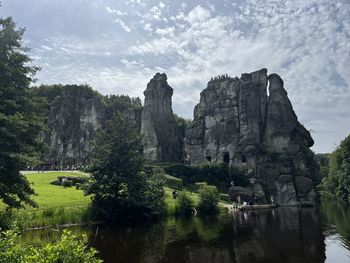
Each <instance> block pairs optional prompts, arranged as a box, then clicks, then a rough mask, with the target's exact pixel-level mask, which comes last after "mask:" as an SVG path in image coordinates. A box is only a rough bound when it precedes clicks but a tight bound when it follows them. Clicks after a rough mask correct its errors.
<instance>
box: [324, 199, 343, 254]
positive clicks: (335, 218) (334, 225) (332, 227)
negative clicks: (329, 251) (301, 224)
mask: <svg viewBox="0 0 350 263" xmlns="http://www.w3.org/2000/svg"><path fill="white" fill-rule="evenodd" d="M320 210H321V215H322V217H324V221H326V222H327V224H326V225H325V235H326V236H328V235H331V234H335V233H336V232H337V233H338V234H339V235H340V236H341V238H342V241H343V243H344V245H345V246H346V247H347V248H348V249H350V209H349V205H348V204H346V203H344V202H322V203H321V205H320Z"/></svg>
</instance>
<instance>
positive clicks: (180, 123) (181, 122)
mask: <svg viewBox="0 0 350 263" xmlns="http://www.w3.org/2000/svg"><path fill="white" fill-rule="evenodd" d="M174 118H175V122H176V125H177V131H178V133H179V134H180V136H181V138H185V131H186V128H187V127H188V126H189V125H190V123H191V120H189V119H184V118H182V117H180V116H178V115H176V114H174Z"/></svg>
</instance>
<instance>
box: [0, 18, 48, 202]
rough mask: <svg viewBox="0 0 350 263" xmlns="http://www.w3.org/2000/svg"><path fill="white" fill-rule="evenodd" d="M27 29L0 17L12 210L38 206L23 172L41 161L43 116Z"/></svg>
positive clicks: (0, 125)
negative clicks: (33, 91) (35, 95)
mask: <svg viewBox="0 0 350 263" xmlns="http://www.w3.org/2000/svg"><path fill="white" fill-rule="evenodd" d="M23 33H24V29H17V28H16V24H15V23H14V22H13V20H12V18H5V19H2V18H0V200H2V201H3V202H4V203H5V204H6V205H7V206H9V207H16V208H18V207H21V206H23V204H28V205H31V206H35V202H33V200H31V199H30V195H31V194H33V193H34V191H33V189H32V188H31V187H30V185H29V183H28V181H27V179H26V178H25V177H24V176H23V175H22V174H21V173H20V170H21V169H23V168H25V167H26V166H28V165H31V164H33V163H34V162H35V161H37V160H38V157H39V156H38V152H39V149H40V146H41V143H40V140H39V136H38V135H39V131H40V130H41V129H42V127H41V123H42V122H41V116H40V114H38V110H37V103H36V102H35V101H34V100H33V99H32V98H31V95H30V92H29V85H30V83H31V82H32V81H33V77H34V75H35V73H36V72H37V70H38V67H35V66H31V65H30V62H31V59H30V57H29V56H28V55H27V53H28V49H27V48H25V47H23V46H22V36H23Z"/></svg>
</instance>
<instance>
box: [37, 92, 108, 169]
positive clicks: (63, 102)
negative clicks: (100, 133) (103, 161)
mask: <svg viewBox="0 0 350 263" xmlns="http://www.w3.org/2000/svg"><path fill="white" fill-rule="evenodd" d="M104 115H105V107H104V104H103V101H102V98H101V97H99V96H96V94H95V92H93V91H92V90H91V89H90V88H88V87H85V86H76V85H72V86H64V87H62V89H61V93H60V95H59V96H57V97H56V98H55V99H54V100H53V101H52V103H51V105H50V107H49V114H48V118H47V126H48V130H47V131H46V132H45V134H44V139H45V142H46V144H47V146H48V149H47V151H46V152H45V159H46V161H49V162H51V163H54V164H55V165H58V166H63V167H65V166H67V165H69V166H71V165H86V164H87V162H88V159H89V155H90V153H91V149H92V142H93V140H94V137H95V132H96V130H97V129H98V128H99V127H101V125H102V123H103V122H104Z"/></svg>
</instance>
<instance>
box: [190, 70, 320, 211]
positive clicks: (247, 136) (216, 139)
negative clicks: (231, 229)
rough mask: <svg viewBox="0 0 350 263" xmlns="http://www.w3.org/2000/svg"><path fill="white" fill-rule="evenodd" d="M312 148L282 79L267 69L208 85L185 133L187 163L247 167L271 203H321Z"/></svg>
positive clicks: (257, 185) (214, 81)
mask: <svg viewBox="0 0 350 263" xmlns="http://www.w3.org/2000/svg"><path fill="white" fill-rule="evenodd" d="M267 87H268V88H269V95H268V94H267ZM312 145H313V140H312V138H311V136H310V133H309V132H308V131H307V130H306V129H305V128H304V127H303V126H302V125H301V124H300V123H299V121H298V119H297V116H296V115H295V113H294V111H293V108H292V105H291V103H290V101H289V99H288V96H287V92H286V90H285V89H284V87H283V81H282V79H281V78H280V77H279V76H278V75H276V74H271V75H269V76H268V75H267V70H266V69H262V70H259V71H256V72H252V73H250V74H242V76H241V78H237V77H236V78H230V77H227V76H221V77H218V78H215V79H213V80H211V81H209V82H208V86H207V88H206V89H204V90H203V91H202V92H201V96H200V102H199V104H197V106H196V107H195V110H194V120H193V122H192V123H191V125H190V126H189V127H188V128H187V130H186V139H185V161H186V162H187V163H189V164H191V165H197V164H203V163H213V162H214V163H227V164H230V165H234V166H238V167H243V168H245V169H246V173H247V176H248V177H249V178H250V179H251V180H250V181H251V182H252V186H251V187H252V188H253V189H254V190H255V191H259V192H261V193H263V194H264V195H265V196H266V198H270V196H273V197H274V198H275V199H276V201H277V202H278V203H279V204H286V205H294V204H305V203H308V202H311V203H312V202H314V200H315V198H316V195H315V191H314V184H313V179H314V161H313V154H312V152H311V150H310V149H309V147H311V146H312Z"/></svg>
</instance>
